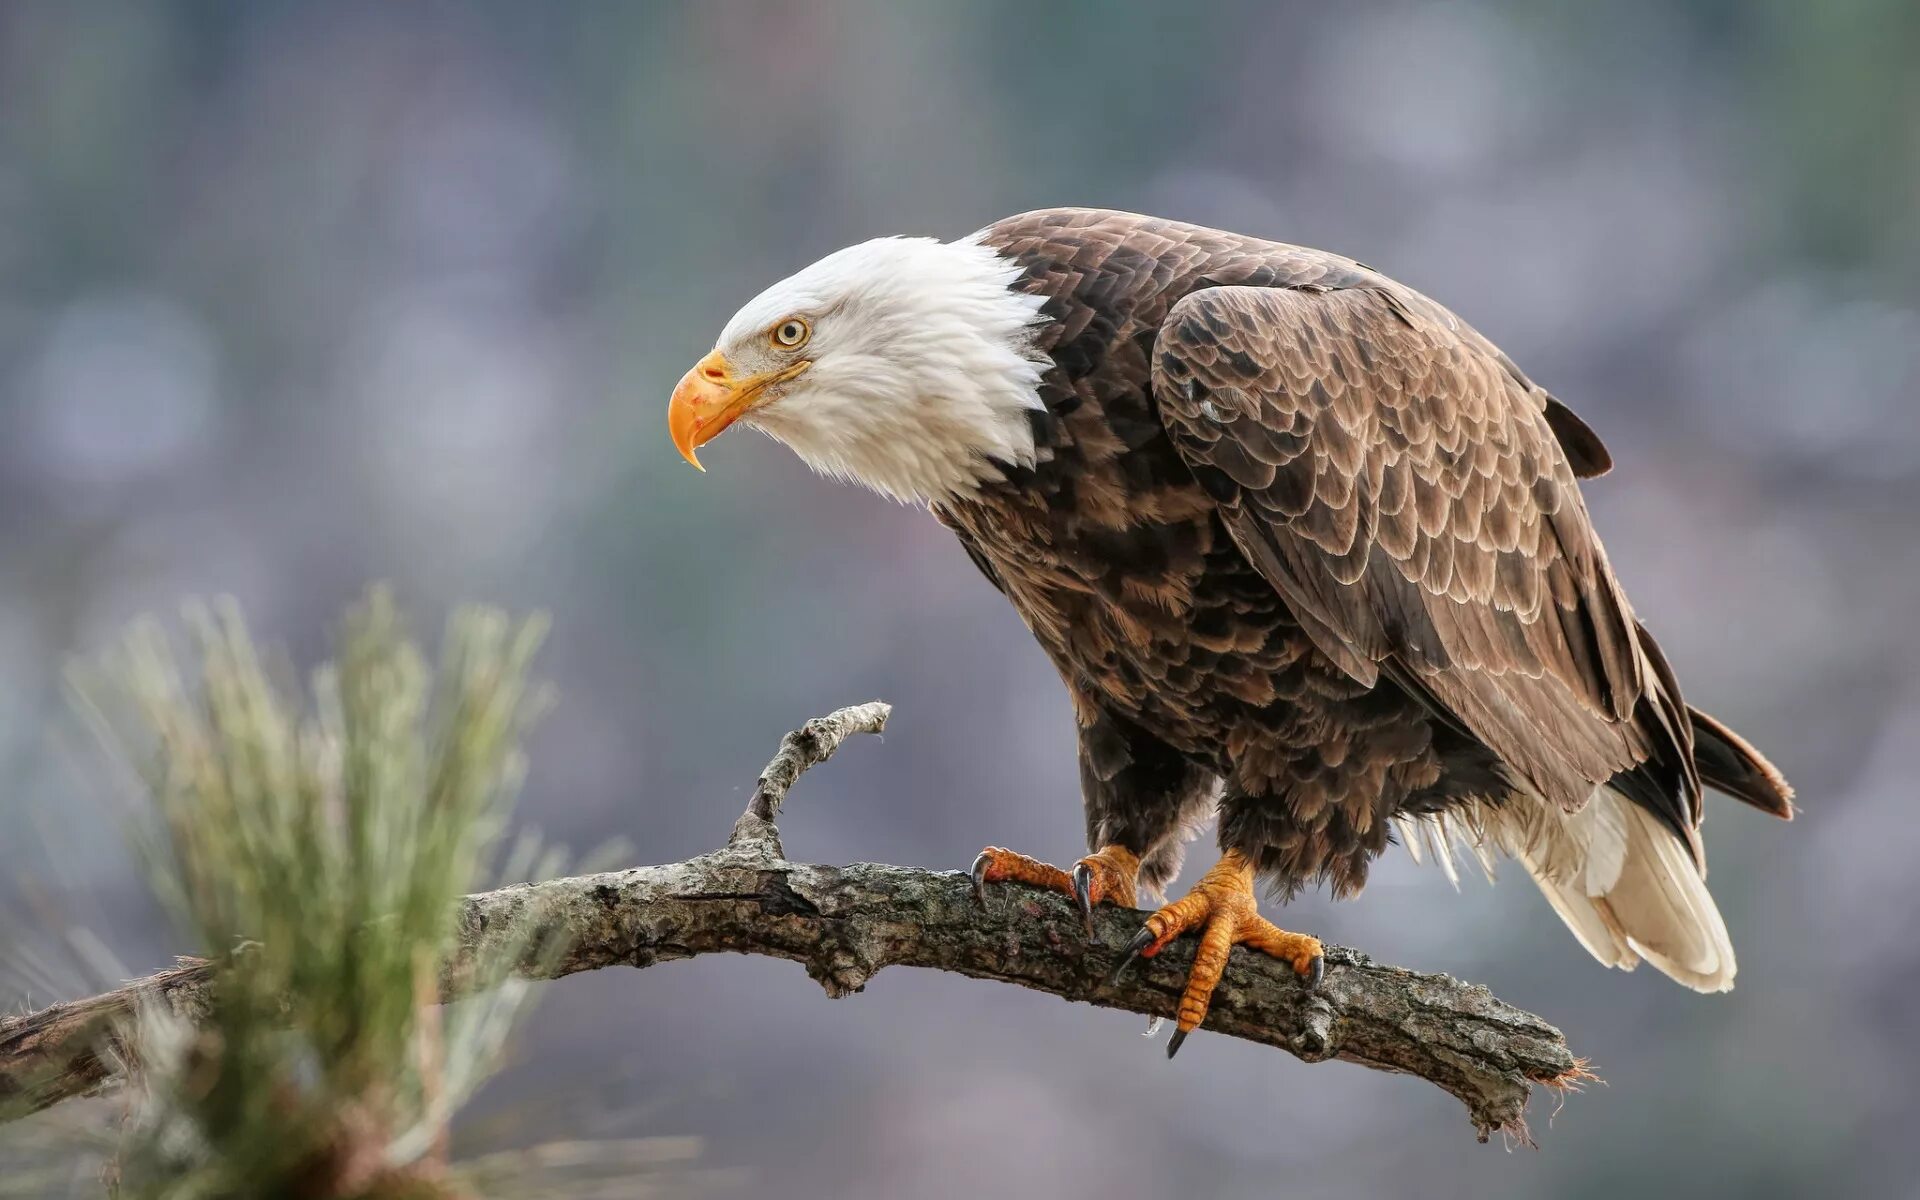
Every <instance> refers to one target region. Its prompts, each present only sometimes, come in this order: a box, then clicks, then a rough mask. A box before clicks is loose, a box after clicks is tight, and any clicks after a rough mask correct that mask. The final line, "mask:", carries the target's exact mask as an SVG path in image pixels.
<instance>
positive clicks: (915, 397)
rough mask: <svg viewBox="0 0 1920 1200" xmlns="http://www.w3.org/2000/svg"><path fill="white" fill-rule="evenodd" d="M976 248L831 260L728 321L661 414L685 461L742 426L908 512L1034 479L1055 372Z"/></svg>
mask: <svg viewBox="0 0 1920 1200" xmlns="http://www.w3.org/2000/svg"><path fill="white" fill-rule="evenodd" d="M1020 275H1021V271H1020V268H1019V267H1018V266H1017V265H1015V264H1014V263H1012V262H1010V261H1008V260H1007V259H1005V258H1003V257H1001V255H1000V254H998V253H997V252H995V251H994V250H992V249H990V248H988V247H986V246H983V245H981V244H980V243H979V242H977V241H975V240H972V239H963V240H961V241H957V242H940V241H936V240H934V239H931V238H878V239H876V240H874V241H870V242H863V243H861V244H860V245H857V246H849V247H848V248H846V249H845V250H841V251H838V252H836V253H834V254H830V255H828V256H827V257H825V258H823V259H821V260H820V261H819V262H816V263H814V264H813V265H812V266H810V267H807V268H806V269H804V270H802V271H800V272H799V273H797V274H795V275H792V276H790V277H789V278H787V279H783V280H781V281H780V282H779V283H776V284H774V285H773V286H772V287H770V288H768V289H767V290H766V291H764V292H762V293H760V294H759V295H758V296H756V297H754V298H753V299H752V300H750V301H748V302H747V304H746V306H745V307H744V308H742V309H741V310H740V311H739V312H737V313H735V314H734V316H733V319H732V320H730V321H728V322H727V326H726V329H725V330H723V331H722V332H721V334H720V338H719V341H718V342H717V343H715V345H714V348H713V351H712V352H711V353H710V354H708V355H707V356H706V357H705V358H703V359H701V360H700V361H699V362H698V363H696V364H694V367H693V369H692V370H690V371H688V372H687V373H686V375H685V376H684V377H683V378H682V379H681V380H680V383H679V386H677V387H675V388H674V390H673V400H672V402H671V403H670V405H669V406H668V410H667V424H668V426H669V428H670V429H671V431H672V434H673V444H674V445H675V446H676V447H677V448H678V449H679V451H680V453H681V455H682V456H683V457H685V458H686V460H687V461H688V462H690V463H692V464H693V465H694V466H696V467H698V466H700V462H699V460H698V459H697V458H696V457H695V455H694V452H695V450H697V449H698V448H699V447H700V446H702V445H704V444H705V443H707V442H709V441H711V440H712V439H713V438H715V437H717V436H719V434H720V432H721V431H722V430H724V429H726V428H727V427H728V426H731V425H734V424H736V423H738V424H741V425H747V426H751V427H753V428H755V429H759V430H761V431H762V432H764V433H766V434H768V435H770V436H771V437H773V438H775V439H776V440H778V441H780V442H783V443H785V444H786V445H787V446H788V447H790V448H791V449H792V450H793V451H794V452H795V453H796V454H798V455H799V456H800V457H801V459H802V460H804V461H805V462H806V463H807V465H809V466H811V467H812V468H813V469H814V470H816V471H819V472H821V473H823V474H827V475H833V476H837V477H840V478H844V479H851V480H853V481H855V482H857V483H861V484H865V485H866V486H868V487H870V488H872V489H874V490H875V491H877V492H881V493H884V494H886V495H889V496H892V497H894V498H895V499H897V500H901V501H905V502H909V503H939V502H942V501H944V500H949V499H952V498H955V497H958V496H964V495H968V494H971V493H972V492H974V491H976V490H977V489H978V488H979V486H980V484H981V483H982V482H983V481H985V480H988V479H991V478H998V477H999V476H1000V475H1001V472H1002V470H1003V469H1004V468H1005V467H1008V466H1016V467H1024V466H1032V465H1033V462H1034V458H1035V453H1036V451H1035V445H1034V434H1033V414H1034V411H1035V410H1038V409H1041V407H1042V405H1041V402H1040V398H1039V383H1040V374H1041V372H1042V371H1043V370H1044V369H1045V367H1046V366H1047V365H1048V363H1049V360H1048V359H1047V357H1046V356H1045V354H1044V353H1042V352H1041V351H1039V350H1038V349H1037V348H1036V346H1035V341H1034V329H1035V326H1036V324H1037V323H1038V322H1039V321H1040V320H1041V317H1040V315H1039V310H1040V305H1041V303H1042V301H1041V299H1040V298H1039V297H1037V296H1033V295H1030V294H1028V293H1026V292H1024V291H1022V290H1020V289H1019V288H1018V287H1017V286H1015V285H1016V284H1017V282H1018V280H1019V279H1020Z"/></svg>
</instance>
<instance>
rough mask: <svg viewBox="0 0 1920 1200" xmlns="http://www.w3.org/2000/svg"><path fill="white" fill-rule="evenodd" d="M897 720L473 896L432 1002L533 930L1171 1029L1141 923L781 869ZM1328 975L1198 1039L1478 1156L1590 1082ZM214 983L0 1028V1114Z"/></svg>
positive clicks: (1255, 977)
mask: <svg viewBox="0 0 1920 1200" xmlns="http://www.w3.org/2000/svg"><path fill="white" fill-rule="evenodd" d="M887 713H888V709H887V706H886V705H884V704H878V703H875V704H866V705H858V706H855V707H853V708H848V709H841V710H840V711H838V712H836V713H834V714H832V715H831V716H828V717H823V718H819V719H817V720H814V721H810V722H808V723H807V725H806V726H804V727H803V728H802V729H800V730H797V731H795V732H794V733H792V734H789V735H788V737H787V738H786V739H785V740H784V741H783V742H782V743H781V753H780V755H779V756H777V757H776V758H775V759H774V761H773V762H772V763H770V764H769V765H768V768H767V771H766V772H764V773H763V774H762V776H761V780H760V784H759V786H758V787H757V788H756V789H755V792H754V796H753V799H752V801H751V802H750V804H749V806H748V809H747V811H746V812H745V813H744V814H742V816H741V818H740V820H739V821H738V822H737V823H736V825H735V828H734V832H733V836H732V838H731V839H730V840H729V843H728V844H727V845H726V846H725V847H724V848H722V849H720V850H717V851H715V852H713V853H711V854H705V855H701V856H700V857H698V858H693V859H689V860H687V861H685V862H678V863H669V864H666V865H663V866H652V867H634V868H631V869H628V870H624V871H610V872H605V873H602V874H598V875H585V876H576V877H572V878H567V879H554V880H548V881H546V882H543V883H534V884H522V885H517V886H514V887H508V888H502V889H500V890H498V891H492V892H483V893H480V894H478V895H473V896H468V897H467V898H466V900H465V901H464V904H463V907H462V910H461V914H460V918H459V947H460V948H459V950H458V951H457V953H456V954H455V956H454V959H453V961H452V962H451V963H450V964H449V965H448V970H447V974H446V979H445V981H444V988H443V992H444V994H445V995H446V996H447V997H454V996H458V995H461V994H463V993H464V992H465V991H467V990H469V989H470V988H471V987H472V982H471V980H470V978H469V977H468V976H469V972H468V970H467V967H468V965H469V964H471V963H472V962H473V961H475V960H476V958H484V957H485V954H484V951H485V950H486V948H487V947H488V946H490V945H494V946H498V945H502V944H524V943H523V939H524V930H525V928H526V925H525V924H523V923H526V922H531V923H532V924H533V926H535V927H537V928H538V929H539V930H541V931H542V932H543V933H545V934H548V935H557V936H558V938H559V939H560V944H562V945H563V946H564V949H563V950H562V951H561V952H560V953H559V954H557V955H556V954H554V953H553V952H552V950H551V949H550V947H551V946H552V945H553V944H554V943H553V942H552V941H551V940H547V941H546V944H547V946H548V947H549V949H545V950H541V951H538V952H537V953H533V954H530V956H529V957H528V959H527V961H526V962H525V963H524V964H523V966H524V971H523V973H525V974H527V975H528V976H530V977H533V978H540V979H555V978H560V977H561V976H565V975H571V974H574V973H576V972H579V971H593V970H598V969H600V968H602V967H614V966H629V967H650V966H653V965H654V964H656V963H661V962H668V961H672V960H674V959H683V958H692V957H694V956H696V955H700V954H714V953H722V952H724V953H736V954H760V955H766V956H769V957H773V958H784V959H790V960H792V961H794V962H797V963H800V964H801V965H802V966H804V967H805V968H806V971H807V974H808V975H809V976H811V977H812V978H813V979H814V980H815V981H817V982H818V983H819V984H820V985H821V986H822V987H823V988H825V989H826V991H827V993H828V994H829V995H832V996H844V995H848V994H850V993H853V992H857V991H859V990H860V989H861V988H862V987H864V986H865V984H866V982H867V981H868V980H869V979H871V978H872V977H873V976H874V974H875V973H876V972H878V971H880V970H881V969H883V968H885V967H889V966H911V967H927V968H931V969H934V970H941V971H951V972H954V973H957V974H961V975H968V976H971V977H973V978H976V979H990V980H996V981H999V982H1002V983H1013V984H1019V985H1020V986H1022V987H1028V988H1033V989H1035V990H1038V991H1043V992H1049V993H1052V994H1053V995H1057V996H1060V997H1063V998H1065V999H1069V1000H1077V1001H1082V1002H1086V1003H1090V1004H1096V1005H1100V1006H1102V1007H1107V1008H1122V1009H1127V1010H1129V1011H1132V1012H1137V1013H1143V1014H1148V1015H1152V1016H1169V1015H1171V1014H1172V1012H1173V1010H1174V1005H1175V1003H1176V1001H1177V1000H1178V999H1179V996H1180V991H1181V987H1182V985H1183V983H1184V981H1185V979H1186V974H1187V968H1188V967H1189V966H1190V965H1191V963H1192V956H1193V943H1192V939H1190V938H1185V939H1182V940H1180V941H1178V942H1175V943H1174V944H1173V945H1171V946H1169V947H1168V948H1167V949H1166V951H1165V952H1163V953H1162V954H1160V955H1158V956H1157V957H1155V958H1153V959H1150V960H1143V961H1140V962H1138V963H1136V964H1135V965H1134V967H1133V969H1132V970H1131V971H1130V972H1129V973H1128V975H1127V976H1126V977H1125V978H1124V979H1123V980H1122V981H1121V982H1120V983H1118V984H1115V983H1113V982H1112V981H1111V979H1112V975H1113V973H1114V971H1115V969H1116V968H1117V967H1118V966H1119V965H1120V954H1119V953H1118V948H1119V947H1121V946H1123V945H1125V943H1126V941H1127V939H1128V938H1129V937H1131V936H1132V934H1133V933H1134V932H1135V931H1136V930H1137V929H1138V928H1139V927H1140V923H1141V921H1142V920H1143V919H1144V916H1145V914H1143V913H1140V912H1135V911H1132V910H1126V909H1116V908H1111V907H1102V908H1100V909H1098V910H1097V911H1096V913H1095V916H1094V925H1095V933H1096V937H1095V939H1093V940H1089V939H1088V938H1087V936H1086V934H1085V932H1084V930H1083V929H1082V926H1081V921H1080V917H1079V913H1078V911H1077V910H1076V909H1075V908H1074V907H1073V905H1072V904H1071V902H1070V901H1069V900H1068V899H1067V898H1066V897H1064V896H1060V895H1055V894H1052V893H1047V892H1040V891H1035V890H1032V889H1028V888H1024V887H1019V886H1016V885H1008V886H1004V887H996V888H995V889H994V891H993V892H992V893H991V895H990V898H989V901H988V903H987V904H986V906H985V907H982V906H981V905H980V904H978V903H977V902H975V901H974V900H973V898H972V893H971V889H970V886H969V884H970V881H969V879H968V878H967V876H966V874H965V873H963V872H959V871H925V870H919V869H914V868H908V867H895V866H886V865H882V864H876V863H855V864H852V865H850V866H844V867H836V866H820V865H815V864H810V863H795V862H789V861H787V860H786V859H785V857H784V856H783V855H782V854H781V851H780V844H779V836H778V831H777V829H776V828H775V826H774V824H773V819H772V818H773V816H774V815H775V814H776V813H777V812H778V809H779V804H780V801H781V799H782V798H783V797H784V796H785V794H786V790H787V789H788V788H789V787H791V786H792V784H793V782H794V780H795V779H797V778H798V777H799V775H800V774H801V773H802V772H804V771H805V770H806V769H807V768H808V767H810V766H813V765H815V764H816V763H819V762H822V761H824V760H825V759H826V758H828V757H830V756H831V755H832V753H833V752H834V750H835V749H837V748H838V747H839V745H840V743H841V742H842V741H844V740H845V739H846V738H847V737H849V736H850V735H852V734H853V733H857V732H878V731H879V730H880V729H881V728H882V727H883V726H884V724H885V721H886V717H887ZM497 939H512V941H511V942H502V941H500V940H497ZM543 940H545V939H543ZM1326 964H1327V970H1326V977H1325V979H1324V980H1323V981H1322V983H1321V985H1320V987H1319V988H1318V989H1317V990H1313V991H1309V990H1308V988H1307V987H1306V986H1305V985H1304V984H1303V983H1302V981H1301V980H1300V979H1299V977H1297V976H1296V975H1295V974H1294V973H1293V970H1292V969H1291V968H1290V967H1289V966H1288V965H1287V964H1284V963H1281V962H1278V961H1276V960H1273V959H1269V958H1266V957H1264V956H1261V955H1257V954H1253V953H1250V952H1248V951H1245V950H1243V949H1236V950H1235V951H1234V953H1233V957H1232V960H1231V962H1230V964H1229V965H1228V968H1227V973H1226V976H1225V978H1224V979H1223V980H1222V982H1221V984H1220V987H1219V990H1218V991H1216V992H1215V993H1214V998H1213V1005H1212V1008H1211V1010H1210V1011H1209V1013H1208V1015H1207V1019H1206V1022H1205V1024H1204V1025H1203V1026H1202V1027H1203V1028H1205V1029H1208V1030H1212V1031H1214V1032H1217V1033H1224V1034H1228V1035H1231V1036H1233V1037H1238V1038H1243V1039H1245V1040H1247V1041H1252V1042H1259V1043H1262V1044H1264V1045H1269V1046H1275V1047H1278V1048H1279V1049H1282V1050H1285V1051H1287V1052H1288V1053H1290V1054H1293V1055H1295V1056H1296V1057H1298V1058H1300V1059H1303V1060H1305V1061H1307V1062H1321V1061H1324V1060H1326V1059H1331V1058H1342V1059H1346V1060H1348V1061H1350V1062H1356V1063H1359V1064H1361V1065H1363V1066H1368V1067H1373V1068H1375V1069H1378V1070H1386V1071H1398V1072H1403V1073H1406V1074H1410V1075H1418V1076H1420V1077H1421V1078H1423V1079H1426V1080H1428V1081H1430V1082H1432V1083H1434V1084H1436V1085H1438V1086H1439V1087H1441V1088H1443V1089H1445V1090H1446V1091H1448V1092H1450V1093H1451V1094H1453V1095H1454V1096H1456V1097H1458V1098H1459V1099H1460V1101H1461V1102H1462V1103H1463V1104H1465V1105H1466V1107H1467V1111H1468V1114H1469V1116H1470V1117H1471V1119H1472V1121H1473V1124H1474V1126H1475V1129H1476V1131H1477V1132H1478V1134H1479V1136H1480V1138H1481V1140H1482V1141H1484V1140H1486V1138H1487V1137H1488V1136H1489V1135H1490V1134H1491V1133H1493V1132H1495V1131H1499V1132H1502V1133H1505V1134H1508V1135H1512V1136H1518V1137H1521V1138H1524V1137H1525V1136H1526V1125H1525V1122H1524V1111H1525V1108H1526V1104H1527V1099H1528V1096H1529V1094H1530V1092H1531V1089H1532V1086H1533V1085H1534V1084H1545V1085H1548V1086H1550V1087H1554V1088H1566V1087H1569V1086H1574V1085H1577V1084H1578V1083H1579V1081H1580V1080H1582V1079H1584V1078H1586V1077H1587V1075H1586V1072H1585V1069H1584V1064H1583V1063H1582V1062H1581V1061H1580V1060H1579V1059H1576V1058H1575V1057H1574V1056H1573V1054H1572V1053H1571V1052H1570V1051H1569V1050H1568V1048H1567V1044H1566V1040H1565V1039H1564V1038H1563V1037H1562V1036H1561V1034H1560V1032H1559V1030H1557V1029H1555V1028H1554V1027H1553V1026H1551V1025H1549V1024H1547V1023H1546V1022H1545V1021H1543V1020H1541V1019H1540V1018H1539V1017H1536V1016H1533V1015H1532V1014H1530V1013H1527V1012H1523V1011H1521V1010H1520V1009H1517V1008H1514V1007H1512V1006H1511V1005H1508V1004H1506V1003H1504V1002H1503V1001H1501V1000H1498V999H1496V998H1495V997H1494V996H1493V995H1492V993H1490V992H1489V991H1488V990H1487V989H1486V988H1484V987H1481V986H1478V985H1475V984H1469V983H1463V982H1461V981H1459V980H1455V979H1452V978H1450V977H1448V976H1445V975H1431V974H1422V973H1420V972H1416V971H1409V970H1406V969H1404V968H1401V967H1393V966H1388V965H1385V964H1382V963H1376V962H1374V961H1373V960H1372V959H1370V958H1368V957H1367V956H1366V955H1364V954H1361V953H1359V952H1357V951H1354V950H1349V949H1346V948H1344V947H1338V946H1328V947H1327V949H1326ZM212 978H213V976H212V967H211V966H210V965H209V964H206V963H200V962H183V963H182V965H181V966H179V967H178V968H175V969H173V970H170V971H165V972H162V973H160V974H158V975H155V976H152V977H151V978H148V979H144V980H140V981H138V982H135V983H132V984H129V985H127V986H126V987H123V988H120V989H118V990H116V991H113V992H108V993H106V994H104V995H100V996H95V997H92V998H90V999H86V1000H80V1001H76V1002H74V1003H71V1004H60V1005H54V1006H52V1007H49V1008H46V1009H43V1010H40V1011H39V1012H35V1013H29V1014H25V1015H22V1016H18V1017H13V1018H8V1019H5V1020H0V1118H3V1117H8V1116H19V1115H22V1114H23V1113H25V1112H31V1111H36V1110H38V1109H41V1108H45V1107H47V1106H48V1105H51V1104H54V1103H57V1102H59V1101H61V1100H64V1099H67V1098H69V1097H73V1096H78V1095H82V1094H85V1093H88V1092H91V1091H97V1090H99V1089H101V1088H102V1087H104V1086H108V1085H110V1084H112V1083H113V1082H115V1079H116V1072H117V1070H118V1062H119V1061H120V1058H121V1055H122V1054H123V1053H124V1047H121V1046H119V1045H118V1044H117V1039H118V1036H119V1030H120V1029H122V1028H124V1027H125V1025H126V1023H127V1020H128V1019H129V1018H130V1017H131V1016H132V1014H133V1013H134V1012H135V1011H136V1010H137V1009H138V1007H139V1006H140V1005H142V1004H145V1003H155V1002H157V1003H161V1004H164V1005H166V1006H167V1007H168V1008H170V1009H172V1010H173V1011H174V1012H177V1013H182V1014H186V1015H192V1014H194V1013H197V1012H201V1011H204V1006H205V1005H206V1004H207V1003H209V1002H210V1001H209V996H208V992H209V985H210V982H211V980H212Z"/></svg>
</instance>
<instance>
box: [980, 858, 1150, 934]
mask: <svg viewBox="0 0 1920 1200" xmlns="http://www.w3.org/2000/svg"><path fill="white" fill-rule="evenodd" d="M1139 875H1140V859H1139V857H1138V856H1137V855H1135V854H1134V853H1133V852H1132V851H1131V850H1128V849H1127V848H1126V847H1125V846H1115V845H1108V846H1102V847H1101V848H1100V849H1099V850H1097V851H1095V852H1094V853H1092V854H1089V855H1087V856H1086V857H1085V858H1083V859H1081V860H1080V861H1079V862H1077V863H1075V864H1073V871H1072V873H1071V874H1069V873H1068V872H1066V871H1062V870H1061V869H1060V868H1059V867H1056V866H1053V865H1052V864H1050V863H1043V862H1041V861H1040V860H1039V859H1035V858H1028V857H1027V856H1026V855H1024V854H1015V853H1014V852H1013V851H1011V850H1002V849H1001V848H1000V847H998V846H988V847H987V848H986V849H985V850H982V851H981V852H980V857H978V858H976V859H974V860H973V895H974V899H976V900H978V901H980V902H981V903H982V904H984V903H986V900H987V885H988V884H989V883H1002V882H1006V883H1024V884H1029V885H1031V886H1033V887H1037V888H1045V889H1046V890H1048V891H1050V892H1064V893H1065V894H1067V895H1069V896H1072V897H1073V898H1074V899H1075V900H1076V901H1078V902H1079V904H1080V916H1081V919H1082V920H1084V921H1085V922H1086V926H1087V936H1088V937H1092V936H1093V906H1094V905H1096V904H1124V905H1126V906H1127V907H1128V908H1132V907H1133V906H1134V905H1135V903H1136V902H1137V893H1136V888H1135V880H1137V879H1138V878H1139Z"/></svg>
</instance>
